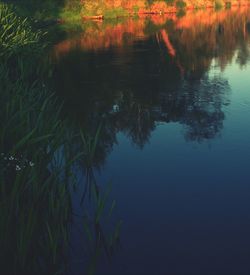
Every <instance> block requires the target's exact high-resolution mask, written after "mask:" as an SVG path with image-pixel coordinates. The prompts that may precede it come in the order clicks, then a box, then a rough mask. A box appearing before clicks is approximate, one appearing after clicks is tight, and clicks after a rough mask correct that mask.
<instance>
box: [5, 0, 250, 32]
mask: <svg viewBox="0 0 250 275" xmlns="http://www.w3.org/2000/svg"><path fill="white" fill-rule="evenodd" d="M7 3H12V4H13V5H14V6H15V7H16V10H17V12H18V13H19V14H20V15H21V16H23V17H29V18H31V19H33V20H34V21H36V22H38V23H39V22H40V23H41V25H39V26H40V27H49V26H51V25H55V24H64V23H71V22H77V21H78V22H81V21H88V20H97V21H99V20H104V19H116V18H122V17H138V16H139V17H140V16H146V15H164V14H177V15H178V16H182V15H184V14H185V13H186V12H187V11H193V10H201V9H214V10H220V9H229V8H231V7H232V8H235V7H249V6H250V0H97V1H92V0H71V1H70V0H65V1H60V0H55V1H51V0H45V1H42V2H41V1H38V0H22V1H16V0H14V1H8V2H7Z"/></svg>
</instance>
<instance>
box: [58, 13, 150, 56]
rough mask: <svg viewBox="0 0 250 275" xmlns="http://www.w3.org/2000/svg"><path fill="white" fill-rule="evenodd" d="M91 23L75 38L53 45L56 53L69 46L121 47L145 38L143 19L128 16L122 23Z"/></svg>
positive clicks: (65, 49)
mask: <svg viewBox="0 0 250 275" xmlns="http://www.w3.org/2000/svg"><path fill="white" fill-rule="evenodd" d="M103 25H104V23H103V22H99V24H95V23H93V25H92V27H89V28H87V29H86V31H85V32H84V33H82V34H81V35H80V36H78V37H77V38H76V39H70V40H65V41H63V42H61V43H59V44H57V45H56V46H55V52H56V54H57V55H60V54H63V53H67V52H68V51H70V49H71V48H81V49H85V50H93V51H94V50H98V49H104V48H110V47H122V46H123V45H124V43H126V44H131V43H133V41H134V40H140V39H145V38H146V36H145V34H144V29H145V20H142V19H141V20H136V21H135V20H133V19H131V18H129V19H128V20H127V21H125V22H123V23H118V24H117V25H115V26H112V25H106V26H103Z"/></svg>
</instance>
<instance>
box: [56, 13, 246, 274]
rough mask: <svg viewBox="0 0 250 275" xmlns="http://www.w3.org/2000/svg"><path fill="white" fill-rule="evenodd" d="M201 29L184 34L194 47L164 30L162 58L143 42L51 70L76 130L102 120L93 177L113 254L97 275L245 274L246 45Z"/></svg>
mask: <svg viewBox="0 0 250 275" xmlns="http://www.w3.org/2000/svg"><path fill="white" fill-rule="evenodd" d="M227 12H228V11H227ZM222 15H223V13H222ZM191 18H192V17H191ZM223 18H227V16H225V15H223ZM184 19H185V18H184ZM184 19H183V20H182V21H181V22H182V24H184V23H187V22H189V21H188V20H187V22H186V21H185V20H184ZM208 19H209V18H208ZM223 20H224V19H223ZM191 22H192V21H191ZM195 22H196V21H195ZM232 22H234V21H232ZM239 22H240V23H241V21H239ZM130 23H131V22H130ZM230 24H231V21H230V20H227V25H226V26H227V30H230ZM142 25H143V26H144V24H142ZM129 26H130V25H129ZM140 26H141V25H140ZM205 26H206V24H205ZM210 26H212V27H213V24H210V25H209V24H208V27H206V28H208V29H206V28H204V30H203V29H202V27H201V34H200V33H199V32H198V36H199V35H200V36H199V40H198V39H196V36H195V35H194V36H193V37H191V38H192V39H191V42H192V43H193V44H192V43H191V44H188V43H184V42H185V39H184V40H183V41H184V42H183V41H181V38H183V36H182V35H186V37H187V38H189V37H190V33H191V34H196V30H197V29H192V31H190V32H189V29H187V31H186V33H185V32H183V33H182V32H180V31H176V30H175V29H174V28H173V29H170V30H169V38H167V37H166V35H165V36H164V37H165V42H166V44H167V45H168V47H169V48H168V49H166V48H165V51H164V50H162V49H163V48H164V47H162V44H157V43H156V40H155V37H154V36H153V38H152V37H149V38H145V41H142V42H133V41H132V42H133V43H134V44H133V43H132V42H131V44H130V45H129V46H127V47H126V46H124V48H121V49H120V52H119V47H118V48H115V50H114V49H113V48H112V49H107V50H106V51H99V52H98V51H96V52H95V51H94V52H92V51H91V52H90V53H83V52H84V51H83V52H81V50H80V49H78V48H77V49H75V48H74V49H73V50H72V51H71V52H69V54H68V56H69V58H68V59H67V56H66V58H64V57H63V58H64V59H63V58H62V61H61V63H59V66H58V68H57V70H58V71H59V73H58V74H59V76H60V78H59V79H60V83H59V88H60V89H59V90H60V92H62V91H63V88H64V87H66V89H65V90H66V93H69V90H70V93H69V94H65V95H64V96H65V97H66V99H67V100H68V101H70V103H72V106H73V108H72V106H70V108H71V109H69V110H70V113H71V114H72V113H74V112H75V113H77V118H79V121H81V119H83V118H85V120H83V121H84V123H85V125H88V122H90V125H91V126H92V124H94V123H95V122H96V121H98V118H99V117H100V116H101V117H102V116H103V114H105V117H106V121H107V128H105V129H106V136H105V138H106V139H104V141H103V144H105V142H106V143H107V144H106V145H107V148H106V147H105V149H106V151H105V153H104V154H103V159H104V161H103V163H104V165H103V167H102V169H101V173H99V174H98V173H97V175H96V176H97V182H98V183H100V184H103V185H104V186H105V185H106V183H108V182H110V181H112V183H113V185H112V194H111V197H112V198H114V199H115V200H116V202H117V206H116V215H117V216H118V217H119V218H121V219H122V220H123V225H122V233H121V245H122V247H121V249H120V250H119V251H118V252H117V254H116V255H115V256H114V257H113V260H112V265H109V264H107V261H103V262H102V263H101V265H100V268H99V271H98V274H109V275H111V274H171V275H172V274H181V275H185V274H197V275H198V274H199V275H200V274H209V275H210V274H250V264H249V258H250V237H249V236H250V214H249V209H250V199H249V198H250V186H249V183H250V174H249V161H250V143H249V140H250V127H249V126H250V123H249V117H250V88H249V87H250V64H248V63H249V59H248V54H245V58H243V59H242V57H241V59H239V56H240V55H241V54H242V52H243V50H242V49H244V50H246V49H247V50H248V49H249V43H248V42H247V41H244V39H243V40H242V37H241V36H240V35H239V36H237V35H236V34H235V37H234V36H233V35H232V34H231V32H229V33H230V35H232V41H229V42H232V43H228V44H229V46H228V47H227V43H226V42H227V36H226V35H227V34H228V33H226V31H225V36H223V34H220V35H219V36H218V34H217V33H216V32H217V31H216V30H215V29H214V28H212V27H211V28H210ZM184 27H185V26H184ZM220 28H221V27H220ZM136 30H137V31H138V29H137V28H136ZM139 30H140V32H139V33H141V29H139ZM221 31H222V30H221ZM90 33H91V32H90ZM207 33H208V34H209V35H211V37H212V38H214V37H217V39H218V41H219V42H218V41H217V42H218V44H220V46H221V48H220V51H218V57H217V58H214V49H216V45H217V42H216V41H212V42H213V43H211V45H209V46H208V47H207V48H205V49H204V51H201V49H203V47H204V45H203V36H202V35H205V36H206V34H207ZM109 35H110V36H112V33H109ZM178 35H180V36H178ZM196 35H197V34H196ZM118 37H119V40H118V41H119V43H120V42H121V41H122V39H121V37H120V36H118ZM164 37H163V38H164ZM91 38H92V37H91ZM104 38H105V36H104ZM104 38H103V39H104ZM111 38H112V39H111ZM111 38H110V41H111V42H112V43H113V41H114V40H113V37H111ZM208 38H210V36H209V37H208ZM222 38H223V39H224V40H223V39H222ZM157 39H159V37H157ZM104 40H105V39H104ZM131 40H132V39H131ZM80 41H81V43H82V44H81V45H80V46H82V45H83V46H84V43H83V42H84V39H80ZM93 41H94V40H92V39H91V41H90V42H91V43H90V42H89V44H90V46H91V49H92V47H94V46H95V43H93ZM169 41H170V42H171V43H172V46H174V47H175V52H174V54H176V56H174V57H173V55H172V56H171V53H172V54H173V51H171V50H169V49H171V47H170V45H169ZM207 41H210V40H209V39H207ZM239 41H240V42H242V44H241V45H243V46H244V47H242V48H241V49H239V51H238V52H237V50H236V49H237V45H238V44H237V43H238V42H239ZM115 42H117V40H116V39H115ZM78 43H79V41H78V40H74V41H73V42H69V43H64V44H62V45H63V47H62V46H61V47H60V50H61V51H63V54H65V53H64V50H65V52H67V51H68V48H70V47H71V46H72V45H71V44H73V46H74V47H75V44H76V45H78ZM210 46H211V47H210ZM161 47H162V48H161ZM235 47H236V49H235ZM113 50H114V51H113ZM235 52H236V53H235ZM246 52H247V51H246ZM127 57H129V59H128V58H127ZM88 58H89V59H88ZM85 61H86V63H87V64H88V66H84V65H85V63H84V62H85ZM242 61H244V62H246V64H245V65H242V66H241V65H240V64H244V62H243V63H242ZM71 66H72V67H71ZM221 68H223V70H222V69H221ZM67 69H68V70H67ZM70 70H72V71H70ZM86 75H87V77H86ZM62 76H63V77H62ZM67 77H68V79H69V81H68V82H67V81H66V80H65V79H66V78H67ZM71 78H72V79H73V80H72V79H71ZM83 84H84V85H89V86H88V87H89V88H90V90H88V91H87V92H86V91H85V90H84V89H83V87H84V86H82V85H83ZM143 84H144V86H143ZM60 85H61V86H60ZM67 85H68V86H67ZM121 85H122V88H123V89H121ZM72 87H73V88H72ZM70 88H71V89H70ZM152 91H153V92H152ZM84 93H86V94H84ZM121 99H122V100H121ZM67 100H66V101H67ZM74 100H75V101H74ZM71 101H72V102H71ZM86 102H87V103H86ZM134 106H135V107H134ZM85 108H86V109H87V110H88V112H87V111H86V112H85ZM88 108H89V109H88ZM140 108H141V109H140ZM138 110H139V111H138ZM159 110H160V111H159ZM138 114H143V115H142V116H140V115H138ZM147 116H148V117H149V119H148V120H145V121H144V120H142V119H143V118H145V117H147ZM140 120H141V121H140ZM140 123H145V124H142V126H145V127H144V128H143V127H142V129H141V130H143V131H144V130H145V132H143V131H142V133H141V132H140V131H139V130H138V129H139V128H140ZM91 126H90V128H91ZM105 129H104V130H105ZM115 137H116V140H117V143H116V142H115ZM76 239H77V238H76ZM76 242H77V241H76ZM74 260H75V262H77V259H74ZM74 268H75V269H77V271H79V270H78V267H73V269H74ZM79 268H80V269H81V268H82V267H81V266H80V267H79Z"/></svg>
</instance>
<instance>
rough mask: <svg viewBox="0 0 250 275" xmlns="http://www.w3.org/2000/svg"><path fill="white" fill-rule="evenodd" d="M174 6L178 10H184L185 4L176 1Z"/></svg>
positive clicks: (180, 0) (179, 0)
mask: <svg viewBox="0 0 250 275" xmlns="http://www.w3.org/2000/svg"><path fill="white" fill-rule="evenodd" d="M175 5H176V7H177V8H178V9H184V8H185V7H186V5H187V4H186V3H185V2H184V1H182V0H178V1H176V4H175Z"/></svg>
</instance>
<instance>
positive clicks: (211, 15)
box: [55, 8, 250, 72]
mask: <svg viewBox="0 0 250 275" xmlns="http://www.w3.org/2000/svg"><path fill="white" fill-rule="evenodd" d="M148 20H150V21H151V23H153V24H154V25H155V28H153V30H155V31H157V32H158V35H157V38H158V41H159V43H161V42H162V43H164V44H165V46H166V49H167V51H168V54H169V55H170V56H171V57H172V58H173V59H175V62H176V64H178V67H179V68H180V70H181V72H184V70H186V69H187V68H189V69H190V68H192V70H196V69H197V68H198V67H208V66H209V64H210V62H211V55H212V54H213V53H216V54H218V52H219V51H221V52H222V51H223V54H221V55H220V64H221V66H224V65H223V64H226V61H228V60H229V59H230V58H232V53H233V52H234V51H235V48H236V44H237V41H238V40H237V38H236V36H237V34H238V33H239V32H241V34H242V37H244V39H247V37H248V33H247V31H246V23H247V22H250V13H249V10H248V9H246V8H232V9H231V10H222V11H220V12H214V11H213V10H203V11H196V12H193V11H188V12H187V13H186V15H185V16H183V17H181V18H177V16H176V15H175V14H165V15H161V16H160V15H158V16H157V15H153V16H150V17H146V16H145V15H144V16H140V18H139V19H138V20H133V19H132V18H128V19H127V20H126V21H124V22H122V23H121V22H119V23H117V24H116V25H110V24H107V23H106V21H105V20H104V21H100V22H92V23H91V24H90V25H89V26H88V27H86V30H85V31H84V32H82V34H80V35H78V36H77V37H76V38H72V39H68V40H65V41H62V42H60V43H59V44H57V45H56V46H55V54H56V56H57V57H59V56H60V55H62V54H66V53H67V52H69V51H70V50H71V49H73V48H79V49H82V50H86V51H95V50H99V49H105V48H106V49H108V48H110V47H113V48H114V49H115V51H117V52H119V53H122V52H123V53H124V54H126V50H125V49H124V47H123V46H124V45H132V44H133V43H134V42H135V41H136V40H146V39H147V38H148V36H149V35H150V34H149V29H148V27H149V25H147V22H148ZM167 20H171V21H172V22H173V24H171V25H170V26H171V27H169V28H168V27H166V25H165V23H166V22H167ZM84 26H85V25H84ZM156 26H158V27H156ZM146 27H147V28H146ZM161 28H162V30H160V29H161ZM146 29H147V32H145V30H146ZM158 30H160V31H158ZM224 49H225V50H224ZM197 51H199V52H201V53H202V54H204V58H201V56H197ZM185 55H188V56H189V57H190V58H189V60H191V61H190V62H191V63H192V64H184V63H183V60H182V59H183V57H182V56H185ZM185 63H187V62H186V61H185Z"/></svg>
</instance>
